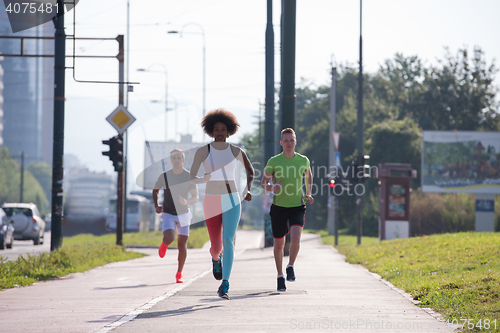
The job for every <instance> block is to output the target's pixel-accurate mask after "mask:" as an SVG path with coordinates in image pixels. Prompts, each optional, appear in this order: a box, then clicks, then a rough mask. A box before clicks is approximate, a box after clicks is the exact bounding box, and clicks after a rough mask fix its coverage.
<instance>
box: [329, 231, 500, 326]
mask: <svg viewBox="0 0 500 333" xmlns="http://www.w3.org/2000/svg"><path fill="white" fill-rule="evenodd" d="M320 235H322V239H323V243H324V244H329V245H331V244H333V236H328V235H326V232H323V233H322V234H320ZM337 249H338V251H339V252H340V253H342V254H344V255H345V256H346V258H347V261H348V262H349V263H353V264H361V265H363V266H364V267H366V268H368V269H369V270H370V271H372V272H374V273H377V274H379V275H380V276H381V277H382V278H383V279H385V280H387V281H389V282H391V283H392V284H393V285H395V286H396V287H398V288H400V289H403V290H404V291H406V292H408V293H410V294H411V295H412V296H413V298H414V299H415V300H418V301H420V302H419V304H418V305H419V306H420V307H429V308H432V309H434V310H435V311H437V312H439V313H441V314H442V315H443V317H444V318H445V320H447V321H449V322H450V323H451V322H453V323H455V324H457V323H458V324H464V323H465V326H464V327H465V328H468V329H471V330H474V331H482V330H486V327H487V326H488V327H489V328H488V329H487V331H488V332H492V331H500V234H499V233H475V232H462V233H454V234H440V235H432V236H422V237H412V238H407V239H395V240H390V241H382V242H379V241H378V239H377V238H374V237H363V238H362V241H361V245H360V246H356V237H355V236H340V237H339V245H338V246H337ZM471 324H473V325H471ZM495 328H496V329H495Z"/></svg>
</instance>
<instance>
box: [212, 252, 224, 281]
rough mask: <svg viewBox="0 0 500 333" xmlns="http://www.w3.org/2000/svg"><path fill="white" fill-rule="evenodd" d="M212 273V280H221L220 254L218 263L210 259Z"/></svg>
mask: <svg viewBox="0 0 500 333" xmlns="http://www.w3.org/2000/svg"><path fill="white" fill-rule="evenodd" d="M212 266H213V268H212V273H214V278H215V279H216V280H222V254H219V261H215V260H214V259H213V258H212Z"/></svg>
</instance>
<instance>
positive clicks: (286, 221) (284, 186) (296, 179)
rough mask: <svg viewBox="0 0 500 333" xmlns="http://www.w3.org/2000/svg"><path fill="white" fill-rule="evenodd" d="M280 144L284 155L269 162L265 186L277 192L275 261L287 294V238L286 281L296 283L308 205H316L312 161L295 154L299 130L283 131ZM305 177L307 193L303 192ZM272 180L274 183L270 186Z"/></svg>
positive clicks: (273, 208) (273, 210)
mask: <svg viewBox="0 0 500 333" xmlns="http://www.w3.org/2000/svg"><path fill="white" fill-rule="evenodd" d="M280 144H281V146H282V147H283V152H282V153H281V154H279V155H276V156H273V157H271V158H270V159H269V161H267V165H266V167H265V169H264V176H263V177H262V182H261V187H262V188H263V189H264V190H266V191H270V192H273V193H274V194H273V200H272V205H271V211H270V213H269V215H270V216H271V226H272V229H273V238H274V260H275V262H276V269H277V271H278V291H285V290H286V286H285V277H284V275H283V250H284V247H285V236H286V235H287V234H288V233H290V255H289V262H288V266H287V267H286V279H287V281H295V272H294V270H293V265H294V263H295V259H296V258H297V255H298V253H299V248H300V236H301V235H302V229H303V228H304V222H305V216H306V202H307V203H308V204H312V203H313V202H314V199H313V197H312V196H311V191H312V180H313V179H312V172H311V167H310V163H309V159H308V158H307V157H306V156H304V155H301V154H299V153H296V152H295V146H296V145H297V139H296V137H295V131H294V130H293V129H291V128H285V129H284V130H282V131H281V140H280ZM304 175H305V188H306V191H305V192H306V193H304V192H303V186H304V184H303V179H304ZM271 179H272V184H269V181H270V180H271Z"/></svg>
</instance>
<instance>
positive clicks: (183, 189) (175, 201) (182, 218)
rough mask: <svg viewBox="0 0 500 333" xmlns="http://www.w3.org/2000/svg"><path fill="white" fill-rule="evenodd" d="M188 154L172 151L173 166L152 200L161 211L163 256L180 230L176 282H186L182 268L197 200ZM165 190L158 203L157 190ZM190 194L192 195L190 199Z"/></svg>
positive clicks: (162, 175) (158, 184)
mask: <svg viewBox="0 0 500 333" xmlns="http://www.w3.org/2000/svg"><path fill="white" fill-rule="evenodd" d="M184 161H185V156H184V152H183V151H182V150H181V149H174V150H172V151H171V152H170V162H172V166H173V167H172V169H170V170H168V171H166V172H164V173H162V174H161V175H160V176H159V177H158V180H157V181H156V184H155V187H154V189H153V203H154V205H155V208H156V213H158V214H160V213H161V219H162V223H163V227H162V229H163V241H162V243H161V245H160V248H159V249H158V255H159V256H160V258H163V257H164V256H165V253H166V252H167V249H168V246H169V245H170V244H171V243H172V242H173V241H174V239H175V232H174V229H177V249H178V251H179V252H178V256H177V261H178V264H177V274H176V275H175V280H176V282H177V283H183V282H184V279H183V277H182V269H183V268H184V263H185V262H186V257H187V241H188V237H189V224H190V221H191V218H192V215H191V212H190V211H189V205H194V204H195V203H196V202H198V190H197V188H196V185H195V184H192V183H191V182H190V181H189V171H187V170H186V169H184V167H183V165H184ZM160 189H163V206H162V207H160V206H159V205H158V192H159V190H160ZM188 194H190V195H191V198H189V199H188Z"/></svg>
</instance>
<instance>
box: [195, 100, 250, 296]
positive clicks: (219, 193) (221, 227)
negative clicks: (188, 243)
mask: <svg viewBox="0 0 500 333" xmlns="http://www.w3.org/2000/svg"><path fill="white" fill-rule="evenodd" d="M201 126H202V127H203V131H204V132H205V133H206V134H207V135H208V136H210V137H212V138H213V139H214V141H213V142H212V143H210V144H208V145H205V146H203V147H201V148H199V149H198V150H197V151H196V154H195V156H194V160H193V166H192V167H191V181H192V182H193V183H197V184H200V183H207V185H206V189H205V196H204V197H203V213H204V215H205V221H206V223H207V229H208V234H209V236H210V243H211V247H210V254H211V256H212V265H213V275H214V277H215V279H217V280H222V283H221V285H220V287H219V289H218V290H217V294H218V295H219V297H222V298H226V299H229V296H228V294H227V292H228V290H229V276H230V275H231V268H232V266H233V258H234V236H235V233H236V228H237V227H238V222H239V220H240V215H241V205H240V202H241V199H240V195H239V194H238V189H237V188H236V183H235V179H236V177H237V175H236V173H235V170H236V163H237V161H239V162H241V163H242V164H243V166H244V167H245V169H246V173H247V185H246V186H245V189H244V191H243V194H242V197H243V198H244V200H246V201H250V200H252V195H251V194H250V189H251V186H252V182H253V177H254V169H253V167H252V164H251V163H250V161H249V159H248V157H247V155H246V154H245V152H244V151H243V150H242V149H241V148H239V147H237V146H234V145H232V144H230V143H228V142H226V139H227V138H228V137H230V136H231V135H233V134H234V133H236V131H237V130H238V127H239V126H240V124H239V123H238V121H237V120H236V117H235V116H234V115H233V114H232V113H231V112H229V111H226V110H224V109H216V110H213V111H211V112H209V113H208V114H207V115H206V116H205V117H204V118H203V120H202V122H201ZM202 163H203V166H204V169H205V172H206V173H205V175H204V177H203V178H197V177H196V175H197V173H198V170H199V168H200V166H201V164H202ZM222 249H224V254H223V255H222V254H221V251H222Z"/></svg>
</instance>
